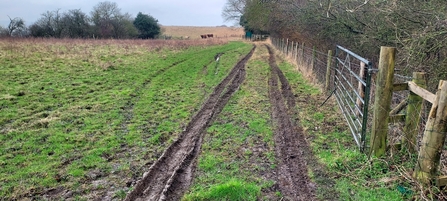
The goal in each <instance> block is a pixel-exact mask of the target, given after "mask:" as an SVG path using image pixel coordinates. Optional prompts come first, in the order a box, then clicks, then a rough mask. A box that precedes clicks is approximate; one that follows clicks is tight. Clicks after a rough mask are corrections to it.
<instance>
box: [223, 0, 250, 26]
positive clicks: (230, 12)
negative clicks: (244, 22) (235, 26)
mask: <svg viewBox="0 0 447 201" xmlns="http://www.w3.org/2000/svg"><path fill="white" fill-rule="evenodd" d="M246 3H247V0H227V3H226V4H225V6H224V8H223V10H222V17H223V18H224V20H225V21H226V22H230V21H234V22H235V23H239V20H240V19H241V16H242V15H243V14H244V8H245V5H246Z"/></svg>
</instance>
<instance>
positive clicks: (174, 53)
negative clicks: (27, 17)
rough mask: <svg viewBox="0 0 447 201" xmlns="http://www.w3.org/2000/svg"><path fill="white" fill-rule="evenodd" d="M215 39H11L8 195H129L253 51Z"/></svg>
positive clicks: (6, 106) (4, 134)
mask: <svg viewBox="0 0 447 201" xmlns="http://www.w3.org/2000/svg"><path fill="white" fill-rule="evenodd" d="M74 42H78V43H74ZM206 43H210V44H200V43H199V44H197V45H196V46H188V45H185V46H182V45H181V44H183V43H181V44H180V45H178V46H175V45H173V46H172V47H168V46H166V47H163V46H160V47H157V46H155V45H154V47H152V46H153V45H152V44H151V43H144V42H142V43H141V44H140V41H127V42H123V41H99V42H96V41H86V42H81V41H2V43H1V48H2V54H1V64H0V65H1V66H2V68H1V69H0V71H1V72H0V76H1V80H2V81H1V87H0V94H1V95H0V105H1V113H0V128H1V135H0V142H1V150H0V161H1V167H2V168H1V170H0V180H1V183H2V184H4V185H2V186H1V187H0V197H6V198H20V197H41V196H52V195H53V194H54V195H55V196H56V197H64V196H66V197H77V196H81V195H82V196H81V197H85V198H89V197H88V196H89V195H88V194H93V192H95V194H98V195H96V196H106V197H107V196H109V197H116V196H118V197H119V196H120V195H121V194H120V193H121V192H126V189H128V187H129V186H131V185H132V182H135V180H136V179H138V178H139V177H140V176H141V175H142V173H143V172H144V171H145V166H144V164H146V163H149V164H150V163H153V161H154V159H156V158H158V157H159V156H160V154H161V153H162V152H163V150H164V149H165V148H166V147H167V146H168V145H169V144H170V143H171V142H172V141H173V140H174V139H175V138H176V136H177V134H178V133H179V132H180V131H181V130H182V129H183V127H184V125H185V124H187V122H188V121H189V120H190V118H191V114H194V113H195V112H196V111H197V109H198V108H199V106H200V104H201V103H202V101H203V100H204V99H205V98H206V97H207V96H208V94H209V93H210V89H211V87H213V86H215V85H216V84H217V83H218V82H220V80H221V79H222V77H223V76H225V75H226V73H228V70H229V69H230V68H231V67H232V66H233V65H234V64H235V63H236V62H237V60H238V58H239V57H240V56H241V55H242V54H245V53H246V52H247V51H249V49H250V46H249V45H246V44H243V43H227V44H225V45H222V46H215V45H214V44H222V43H223V42H220V43H218V42H214V44H212V43H211V42H206ZM218 53H225V54H224V55H222V61H221V62H220V65H219V66H218V69H214V68H215V67H216V65H215V63H214V62H213V61H214V56H215V55H216V54H218ZM197 55H200V56H197ZM206 68H209V69H210V73H208V74H203V69H206ZM89 192H90V193H89ZM86 194H87V195H86ZM124 195H125V194H124Z"/></svg>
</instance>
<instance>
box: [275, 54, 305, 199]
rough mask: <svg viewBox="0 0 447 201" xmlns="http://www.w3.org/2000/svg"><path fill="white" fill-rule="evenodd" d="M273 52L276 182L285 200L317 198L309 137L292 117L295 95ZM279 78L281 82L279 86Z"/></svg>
mask: <svg viewBox="0 0 447 201" xmlns="http://www.w3.org/2000/svg"><path fill="white" fill-rule="evenodd" d="M267 49H268V51H269V54H270V58H269V64H270V69H271V74H270V78H269V97H270V102H271V104H272V119H273V122H274V124H275V131H274V132H275V152H276V156H277V158H278V163H279V164H278V167H277V182H278V186H279V189H280V191H281V192H282V194H283V195H284V199H285V200H314V196H313V192H314V184H313V183H311V182H310V180H309V177H308V172H307V166H306V162H305V161H306V155H305V151H304V150H305V149H307V148H308V147H307V144H306V140H305V138H304V134H303V131H302V128H300V127H299V126H298V125H297V123H296V122H294V121H293V120H292V118H291V115H292V111H293V110H294V107H295V98H294V95H293V93H292V90H291V88H290V85H289V83H288V81H287V79H286V77H285V76H284V74H283V73H282V72H281V70H280V69H279V68H278V65H277V64H276V61H275V55H274V53H273V51H272V50H271V49H270V47H268V46H267ZM278 79H279V81H280V82H281V87H279V83H278Z"/></svg>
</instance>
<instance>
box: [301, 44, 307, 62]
mask: <svg viewBox="0 0 447 201" xmlns="http://www.w3.org/2000/svg"><path fill="white" fill-rule="evenodd" d="M302 48H303V51H302V52H301V66H304V56H305V50H304V49H305V48H306V46H305V44H304V43H303V45H302Z"/></svg>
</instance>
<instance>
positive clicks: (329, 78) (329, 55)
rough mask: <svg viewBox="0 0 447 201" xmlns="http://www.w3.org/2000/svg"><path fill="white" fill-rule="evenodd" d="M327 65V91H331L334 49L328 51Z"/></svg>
mask: <svg viewBox="0 0 447 201" xmlns="http://www.w3.org/2000/svg"><path fill="white" fill-rule="evenodd" d="M326 63H327V65H326V86H325V88H324V89H325V90H326V93H329V91H330V90H331V89H330V83H331V82H330V80H331V66H332V50H329V51H328V52H327V62H326Z"/></svg>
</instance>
